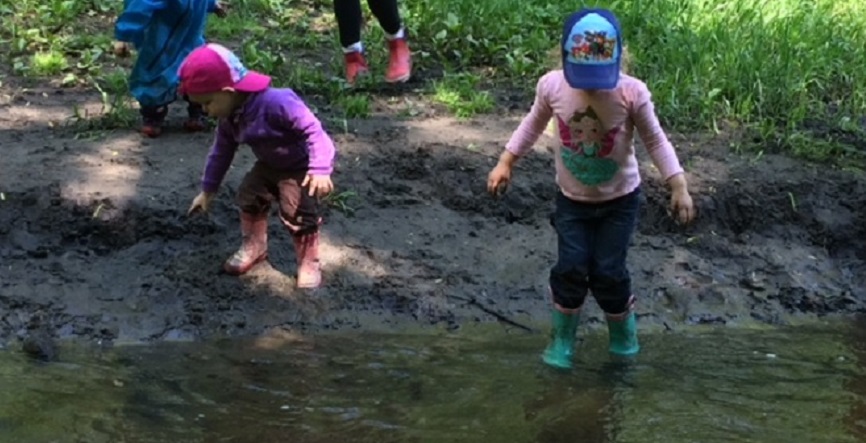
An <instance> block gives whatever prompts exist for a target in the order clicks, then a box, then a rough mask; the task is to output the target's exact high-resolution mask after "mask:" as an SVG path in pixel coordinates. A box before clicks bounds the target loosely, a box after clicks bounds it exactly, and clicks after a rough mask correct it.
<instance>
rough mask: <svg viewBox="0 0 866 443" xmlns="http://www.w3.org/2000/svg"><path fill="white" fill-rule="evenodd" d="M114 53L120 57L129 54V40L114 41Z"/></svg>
mask: <svg viewBox="0 0 866 443" xmlns="http://www.w3.org/2000/svg"><path fill="white" fill-rule="evenodd" d="M114 55H116V56H118V57H127V56H129V43H127V42H114Z"/></svg>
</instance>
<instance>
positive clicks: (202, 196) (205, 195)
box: [186, 192, 214, 215]
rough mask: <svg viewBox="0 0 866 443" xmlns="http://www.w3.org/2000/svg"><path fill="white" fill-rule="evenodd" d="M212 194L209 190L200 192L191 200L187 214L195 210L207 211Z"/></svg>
mask: <svg viewBox="0 0 866 443" xmlns="http://www.w3.org/2000/svg"><path fill="white" fill-rule="evenodd" d="M213 197H214V195H213V194H212V193H210V192H200V193H199V194H198V195H197V196H196V197H195V198H194V199H193V201H192V204H191V205H190V206H189V211H187V212H186V214H187V215H190V214H193V213H195V212H199V211H201V212H207V211H208V210H209V209H210V202H211V200H213Z"/></svg>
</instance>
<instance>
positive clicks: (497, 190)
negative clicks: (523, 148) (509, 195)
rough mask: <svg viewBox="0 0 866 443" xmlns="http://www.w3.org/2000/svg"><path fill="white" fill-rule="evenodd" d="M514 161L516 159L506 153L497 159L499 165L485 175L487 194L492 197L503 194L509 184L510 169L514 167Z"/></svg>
mask: <svg viewBox="0 0 866 443" xmlns="http://www.w3.org/2000/svg"><path fill="white" fill-rule="evenodd" d="M516 160H517V157H516V156H515V155H514V154H512V153H510V152H508V151H504V152H503V153H502V155H501V156H500V157H499V163H497V164H496V167H494V168H493V170H492V171H490V174H488V175H487V192H489V193H490V194H492V195H493V196H494V197H498V196H500V195H502V194H503V193H504V192H505V189H506V188H507V187H508V184H509V183H510V182H511V168H512V167H513V166H514V162H515V161H516Z"/></svg>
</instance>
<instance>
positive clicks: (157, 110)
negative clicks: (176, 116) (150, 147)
mask: <svg viewBox="0 0 866 443" xmlns="http://www.w3.org/2000/svg"><path fill="white" fill-rule="evenodd" d="M139 113H141V119H142V125H141V133H142V135H145V136H147V137H159V135H160V134H162V125H163V123H165V116H166V115H168V105H162V106H142V107H141V109H140V110H139Z"/></svg>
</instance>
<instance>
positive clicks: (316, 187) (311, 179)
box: [301, 174, 334, 197]
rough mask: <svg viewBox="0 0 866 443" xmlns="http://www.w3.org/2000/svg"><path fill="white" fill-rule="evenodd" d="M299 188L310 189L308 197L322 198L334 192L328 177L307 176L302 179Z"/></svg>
mask: <svg viewBox="0 0 866 443" xmlns="http://www.w3.org/2000/svg"><path fill="white" fill-rule="evenodd" d="M301 186H302V187H303V186H309V187H310V197H312V196H316V197H324V196H326V195H328V194H330V193H331V191H333V190H334V183H332V182H331V176H330V175H311V174H307V176H306V177H304V182H303V183H301Z"/></svg>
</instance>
